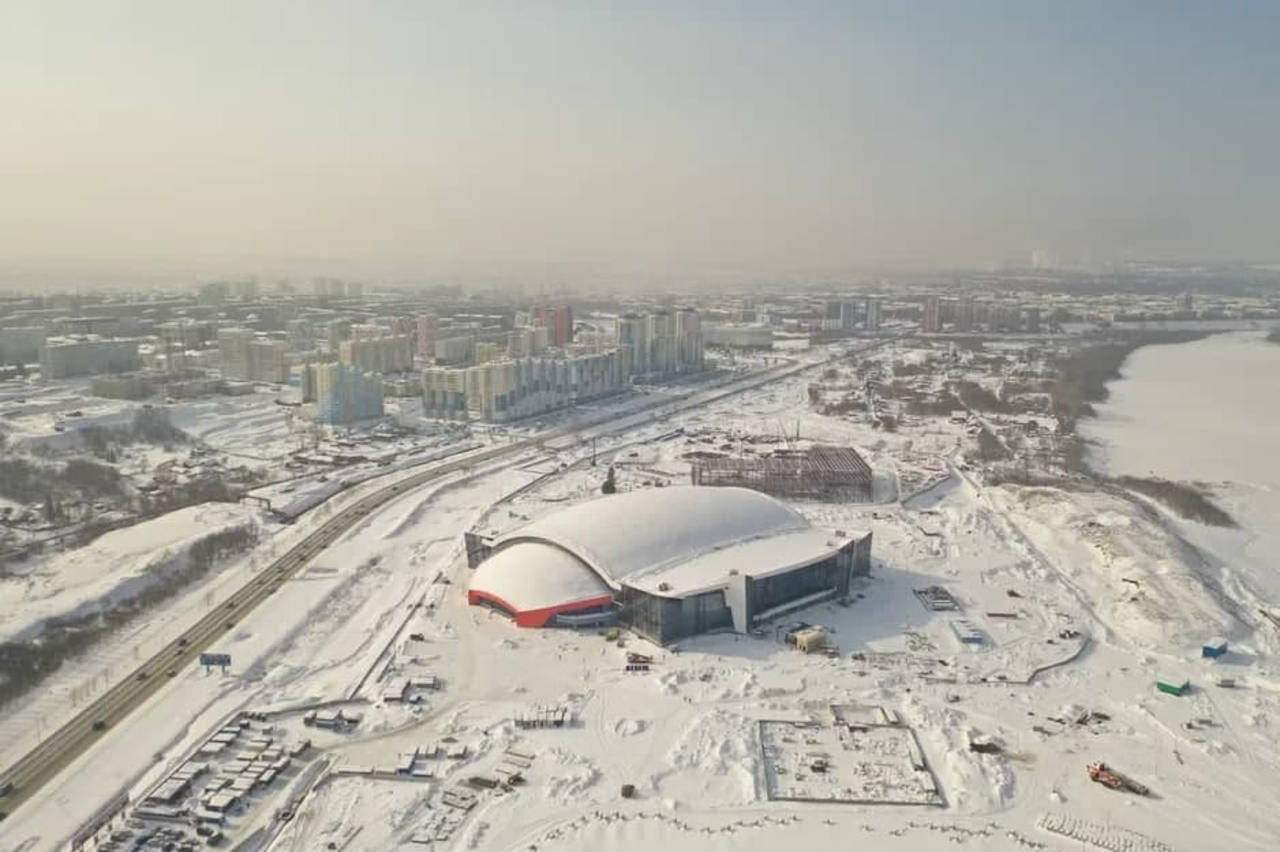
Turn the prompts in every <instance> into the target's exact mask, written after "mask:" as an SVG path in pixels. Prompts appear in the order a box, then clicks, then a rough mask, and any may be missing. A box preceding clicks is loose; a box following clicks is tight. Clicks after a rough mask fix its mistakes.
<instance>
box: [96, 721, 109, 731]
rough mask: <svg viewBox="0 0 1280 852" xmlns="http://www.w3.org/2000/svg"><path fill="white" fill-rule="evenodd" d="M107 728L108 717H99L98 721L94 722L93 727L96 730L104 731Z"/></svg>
mask: <svg viewBox="0 0 1280 852" xmlns="http://www.w3.org/2000/svg"><path fill="white" fill-rule="evenodd" d="M106 728H107V720H106V719H98V720H97V721H96V722H94V723H93V729H94V730H95V731H104V730H106Z"/></svg>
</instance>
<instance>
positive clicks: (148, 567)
mask: <svg viewBox="0 0 1280 852" xmlns="http://www.w3.org/2000/svg"><path fill="white" fill-rule="evenodd" d="M256 514H257V513H256V512H254V511H253V510H251V509H249V508H248V507H246V506H243V505H240V504H236V503H203V504H201V505H198V506H189V507H187V508H185V509H179V510H177V511H175V512H170V513H169V514H167V515H161V516H160V517H158V518H154V519H152V520H149V521H144V522H142V523H140V524H135V525H134V526H131V527H128V528H125V529H120V530H114V531H112V532H109V533H106V534H104V535H102V536H99V537H98V538H97V539H95V540H94V541H93V542H92V543H91V544H89V545H86V546H85V547H79V548H75V549H74V550H69V551H65V552H63V553H59V554H57V555H56V556H54V557H53V558H51V559H48V560H38V559H32V560H28V561H26V562H23V563H18V564H17V565H16V566H14V567H12V568H11V569H10V570H9V573H8V574H7V575H6V576H5V577H3V578H2V579H0V612H3V613H4V617H3V618H2V619H0V641H22V640H29V639H31V638H34V636H35V635H36V634H38V633H39V632H40V630H41V628H42V627H43V625H44V623H45V622H46V621H48V620H50V619H66V618H76V617H80V616H84V615H88V614H91V613H93V612H96V611H101V610H103V609H109V608H110V607H111V606H112V605H113V604H115V603H118V602H122V601H126V600H129V599H131V598H134V597H137V596H138V595H140V594H142V593H143V592H145V591H146V590H147V589H148V588H150V587H152V586H154V585H155V584H156V583H159V582H162V581H163V580H164V579H165V576H166V575H167V574H169V573H171V572H173V571H176V570H180V569H181V568H182V567H183V564H184V557H185V556H186V553H187V551H188V550H189V549H190V548H191V546H192V545H193V544H195V543H196V542H199V541H201V540H203V539H205V538H208V537H209V536H210V535H212V534H214V533H217V532H220V531H223V530H228V529H231V528H234V527H237V526H241V525H246V524H247V525H250V526H252V525H254V524H255V523H256V517H255V516H256Z"/></svg>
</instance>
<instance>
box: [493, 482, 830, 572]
mask: <svg viewBox="0 0 1280 852" xmlns="http://www.w3.org/2000/svg"><path fill="white" fill-rule="evenodd" d="M808 529H809V523H808V522H807V521H806V520H805V519H804V517H803V516H802V515H800V514H799V513H798V512H796V511H795V510H793V509H791V508H790V507H788V506H786V505H784V504H783V503H780V502H778V501H777V500H775V499H773V498H772V497H769V496H767V495H765V494H761V493H760V492H758V491H751V490H749V489H746V488H712V487H698V486H692V485H682V486H675V487H670V488H646V489H644V490H638V491H629V492H627V493H625V494H615V495H611V496H608V497H602V498H600V499H598V500H591V501H589V502H587V503H582V504H580V505H577V506H571V507H569V508H567V509H563V510H561V511H559V512H556V513H554V514H552V515H549V516H547V517H545V518H541V519H539V520H536V521H534V522H533V523H531V524H528V525H526V526H524V527H521V528H520V529H518V530H515V531H513V532H512V533H510V534H508V535H506V536H504V537H503V538H501V539H500V540H499V541H498V542H497V543H496V547H497V548H498V549H499V550H498V552H497V553H496V554H495V555H494V556H493V557H492V559H497V558H498V557H499V556H501V555H502V554H503V552H505V549H506V548H512V552H513V553H514V552H527V551H526V547H525V544H524V543H533V542H541V543H544V546H545V545H547V544H549V545H554V547H553V548H552V549H556V548H558V549H560V550H561V551H563V552H565V553H567V554H572V555H573V556H575V557H577V558H578V559H579V560H581V561H582V562H583V563H586V565H588V566H590V567H591V569H592V570H594V571H595V572H596V573H597V574H599V575H600V576H601V577H603V578H604V579H605V580H607V581H608V582H609V584H610V585H611V586H613V587H614V588H615V589H616V588H619V587H620V586H621V584H622V583H623V582H626V581H631V582H634V581H635V580H637V579H638V578H640V577H642V576H643V575H644V574H646V573H649V572H653V571H659V570H662V569H664V568H667V567H671V566H673V565H677V564H680V563H682V562H688V561H690V560H692V559H694V558H696V557H698V556H700V555H703V554H706V553H710V552H712V551H716V550H719V549H722V548H725V547H729V546H731V545H735V544H740V543H743V542H748V541H751V540H753V539H759V538H765V537H773V536H777V535H780V534H784V533H792V532H799V531H804V530H808ZM518 543H519V544H520V546H518V547H516V546H515V545H517V544H518ZM547 558H548V559H549V557H547ZM492 559H491V560H490V561H492ZM486 564H488V563H486ZM481 567H483V566H481ZM477 570H479V569H477ZM473 585H474V584H473Z"/></svg>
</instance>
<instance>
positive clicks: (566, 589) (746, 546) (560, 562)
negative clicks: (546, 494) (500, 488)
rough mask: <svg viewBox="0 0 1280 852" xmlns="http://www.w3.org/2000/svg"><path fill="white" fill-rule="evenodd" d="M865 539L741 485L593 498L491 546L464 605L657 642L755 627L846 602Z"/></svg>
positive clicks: (528, 622)
mask: <svg viewBox="0 0 1280 852" xmlns="http://www.w3.org/2000/svg"><path fill="white" fill-rule="evenodd" d="M870 567H871V536H870V534H869V533H867V534H864V535H849V534H846V533H844V532H842V531H836V530H823V529H817V528H814V527H812V526H811V525H810V524H809V522H808V521H807V520H805V518H804V517H803V516H802V515H800V513H799V512H797V511H795V510H794V509H792V508H791V507H789V506H787V505H786V504H784V503H781V502H779V501H778V500H775V499H773V498H772V497H769V496H767V495H765V494H761V493H759V492H757V491H752V490H749V489H746V488H712V487H698V486H677V487H671V488H654V489H644V490H637V491H631V492H627V493H624V494H615V495H611V496H608V497H601V498H598V499H595V500H591V501H589V502H586V503H581V504H578V505H575V506H571V507H569V508H566V509H562V510H560V511H558V512H555V513H553V514H551V515H548V516H546V517H544V518H540V519H538V520H535V521H533V522H532V523H530V524H527V525H525V526H523V527H521V528H519V529H516V530H514V531H512V532H510V533H508V534H506V535H504V536H502V537H500V538H498V539H497V540H495V541H494V542H493V543H492V545H491V550H489V551H488V553H487V556H486V557H485V558H484V559H483V561H482V562H480V564H479V565H478V567H477V568H476V569H475V572H474V573H473V575H472V577H471V583H470V587H469V589H468V593H467V597H468V601H469V602H470V603H471V604H474V605H485V606H489V607H492V608H494V609H496V610H498V611H500V612H503V613H505V614H507V615H509V616H510V617H511V618H513V619H514V620H515V623H516V624H517V625H519V626H521V627H547V626H586V625H595V624H603V623H610V622H617V623H621V624H625V625H627V626H629V627H631V628H632V629H633V630H635V631H636V632H638V633H640V634H642V635H644V636H646V637H648V638H650V639H652V640H653V641H655V642H659V643H661V644H667V643H669V642H672V641H675V640H676V639H679V638H682V637H684V636H690V635H695V634H698V633H705V632H708V631H717V630H726V631H728V630H731V631H735V632H738V633H747V632H750V631H751V630H753V629H755V627H757V626H758V625H759V624H760V623H762V622H764V621H767V620H769V619H772V618H776V617H778V616H781V615H784V614H786V613H788V612H793V611H795V610H797V609H801V608H803V607H806V606H810V605H812V604H815V603H818V602H820V601H823V600H827V599H830V598H835V597H840V596H843V595H845V594H847V593H848V591H849V583H850V581H851V579H852V578H853V577H855V576H859V575H865V574H868V573H870Z"/></svg>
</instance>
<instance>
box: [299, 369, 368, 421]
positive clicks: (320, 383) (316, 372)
mask: <svg viewBox="0 0 1280 852" xmlns="http://www.w3.org/2000/svg"><path fill="white" fill-rule="evenodd" d="M308 369H309V371H310V372H311V373H312V375H313V376H314V388H315V397H316V419H317V420H319V421H320V422H321V423H327V424H329V425H330V426H342V425H346V424H349V423H356V422H358V421H361V420H371V419H373V418H377V417H381V416H382V415H383V388H382V376H380V375H378V374H376V373H370V372H365V371H362V370H360V369H357V368H356V367H353V366H351V365H350V364H346V363H337V364H313V365H310V366H309V368H308ZM308 384H309V382H308ZM305 392H306V391H304V393H305Z"/></svg>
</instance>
